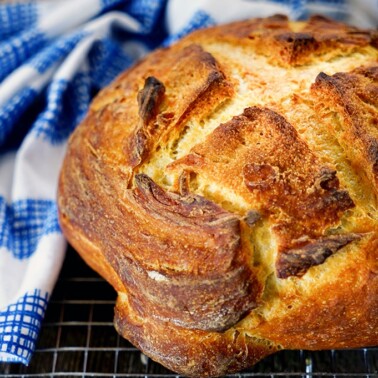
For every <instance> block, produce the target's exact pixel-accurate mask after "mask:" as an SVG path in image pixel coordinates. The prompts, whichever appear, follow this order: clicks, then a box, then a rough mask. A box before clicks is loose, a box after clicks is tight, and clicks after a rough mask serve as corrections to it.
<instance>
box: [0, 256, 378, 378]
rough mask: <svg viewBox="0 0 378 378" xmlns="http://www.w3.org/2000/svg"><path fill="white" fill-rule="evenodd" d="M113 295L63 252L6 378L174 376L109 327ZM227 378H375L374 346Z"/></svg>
mask: <svg viewBox="0 0 378 378" xmlns="http://www.w3.org/2000/svg"><path fill="white" fill-rule="evenodd" d="M115 297H116V293H115V292H114V291H113V289H112V288H111V287H110V285H109V284H108V283H106V282H105V281H104V280H103V279H102V278H100V277H99V276H98V275H96V273H94V272H93V271H92V270H91V269H90V268H88V267H87V266H86V265H85V264H84V263H83V261H82V260H81V259H80V258H79V257H78V255H77V254H76V253H75V251H73V250H72V249H69V250H68V252H67V258H66V261H65V263H64V266H63V269H62V272H61V275H60V278H59V280H58V283H57V285H56V288H55V290H54V293H53V295H52V297H51V300H50V303H49V306H48V310H47V313H46V317H45V320H44V324H43V327H42V331H41V335H40V338H39V342H38V345H37V349H36V351H35V353H34V356H33V358H32V361H31V363H30V365H29V366H27V367H26V366H23V365H18V364H4V363H3V364H1V363H0V375H1V376H6V377H8V378H11V377H14V378H16V377H20V378H21V377H22V378H27V377H50V378H55V377H135V378H137V377H143V378H158V377H161V378H163V377H167V378H168V377H171V378H172V377H178V375H177V374H175V373H173V372H171V371H169V370H167V369H166V368H164V367H162V366H161V365H159V364H157V363H155V362H153V361H152V360H150V359H149V358H147V357H146V356H144V355H143V354H142V353H140V352H139V351H138V350H137V349H136V348H135V347H133V346H132V345H131V344H130V343H129V342H127V341H126V340H124V339H122V338H121V337H120V336H119V335H118V334H117V333H116V331H115V329H114V327H113V323H112V319H113V307H114V301H115ZM228 377H238V378H246V377H255V378H256V377H258V378H260V377H270V378H274V377H302V378H314V377H333V378H339V377H340V378H341V377H359V378H362V377H364V378H378V347H377V348H363V349H351V350H342V351H320V352H308V351H283V352H280V353H277V354H275V355H273V356H270V357H268V358H266V359H264V360H263V361H261V362H260V363H258V364H257V365H255V366H254V367H253V368H251V369H248V370H245V371H243V372H241V373H240V374H233V375H229V376H228Z"/></svg>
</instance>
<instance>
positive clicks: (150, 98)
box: [138, 76, 165, 124]
mask: <svg viewBox="0 0 378 378" xmlns="http://www.w3.org/2000/svg"><path fill="white" fill-rule="evenodd" d="M164 93H165V87H164V84H163V83H162V82H161V81H159V80H158V79H156V78H155V77H153V76H149V77H148V78H147V79H146V80H145V82H144V87H143V89H142V90H140V91H139V93H138V105H139V116H140V118H141V120H142V121H143V123H144V124H147V123H148V122H150V121H151V120H152V119H153V118H155V117H156V115H157V113H158V107H159V104H160V103H161V102H162V100H163V97H164Z"/></svg>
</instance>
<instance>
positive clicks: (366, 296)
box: [58, 16, 378, 376]
mask: <svg viewBox="0 0 378 378" xmlns="http://www.w3.org/2000/svg"><path fill="white" fill-rule="evenodd" d="M377 41H378V37H377V32H376V31H369V30H359V29H356V28H354V27H351V26H347V25H344V24H342V23H339V22H335V21H332V20H329V19H327V18H324V17H320V16H316V17H312V18H311V19H309V20H308V21H307V22H303V23H292V22H290V21H289V20H288V19H287V18H286V17H284V16H273V17H269V18H264V19H252V20H246V21H241V22H236V23H232V24H228V25H222V26H216V27H213V28H210V29H207V30H205V31H204V30H200V31H197V32H195V33H193V34H191V35H189V36H187V37H185V38H184V39H183V40H181V41H179V42H178V43H176V44H175V45H173V46H172V47H169V48H166V49H161V50H157V51H155V52H153V53H152V54H150V55H149V56H147V57H146V58H145V59H143V60H142V61H140V62H139V63H137V64H136V65H135V66H134V67H132V68H131V69H130V70H128V71H126V72H124V73H122V74H121V75H120V76H119V77H118V78H117V79H116V80H115V81H114V82H113V83H112V84H111V85H110V86H108V87H107V88H105V89H104V90H102V91H101V92H100V93H99V95H98V96H97V97H96V98H95V99H94V101H93V102H92V104H91V107H90V110H89V112H88V115H87V116H86V118H85V119H84V120H83V122H82V123H81V124H80V125H79V126H78V127H77V129H76V130H75V132H74V133H73V135H72V136H71V138H70V141H69V145H68V149H67V154H66V158H65V160H64V164H63V167H62V170H61V174H60V179H59V190H58V191H59V193H58V205H59V220H60V224H61V226H62V229H63V232H64V234H65V236H66V237H67V239H68V240H69V242H70V243H71V244H72V245H73V247H74V248H75V249H76V250H77V251H78V252H79V254H80V255H81V256H82V257H83V259H84V260H85V261H86V262H87V263H88V264H89V265H90V266H91V267H92V268H93V269H95V270H96V271H97V272H99V273H100V274H101V275H102V276H103V277H104V278H105V279H107V280H108V281H109V282H110V284H111V285H112V286H113V287H114V288H115V290H116V291H117V292H118V299H117V304H116V311H115V320H114V321H115V327H116V329H117V331H118V332H119V333H120V334H121V335H122V336H124V337H126V338H127V339H129V340H130V341H131V342H132V343H134V344H135V345H136V346H137V347H139V348H140V349H141V350H142V351H143V352H144V353H146V354H147V355H149V356H150V357H151V358H153V359H154V360H156V361H159V362H160V363H162V364H164V365H165V366H167V367H168V368H170V369H172V370H174V371H176V372H178V373H181V374H185V375H188V376H220V375H223V374H227V373H231V372H235V371H238V370H241V369H243V368H245V367H248V366H250V365H252V364H254V363H256V362H257V361H259V360H260V359H261V358H263V357H264V356H267V355H269V354H271V353H273V352H275V351H277V350H279V349H281V348H286V349H294V348H295V349H297V348H301V349H321V348H345V347H358V346H370V345H376V344H378V231H377V230H378V212H377V209H376V205H377V194H378V131H377V130H378V129H377V126H378V123H377V120H378V63H377V62H378V50H377V45H378V43H377ZM226 47H227V48H226Z"/></svg>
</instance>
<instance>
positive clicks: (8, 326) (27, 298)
mask: <svg viewBox="0 0 378 378" xmlns="http://www.w3.org/2000/svg"><path fill="white" fill-rule="evenodd" d="M47 302H48V293H42V292H41V291H40V290H34V291H33V292H32V293H26V294H25V295H24V296H22V297H21V298H20V299H19V300H18V301H17V302H16V303H13V304H11V305H9V306H8V307H6V308H5V309H3V310H1V311H0V351H1V352H3V353H4V356H7V357H5V358H3V360H4V361H10V362H13V361H14V360H15V357H14V356H17V358H18V360H20V361H21V362H23V363H25V364H27V363H28V361H29V360H30V358H31V355H32V353H33V351H34V349H35V340H36V339H37V337H38V334H39V330H40V328H41V324H42V320H43V316H44V314H45V311H46V307H47Z"/></svg>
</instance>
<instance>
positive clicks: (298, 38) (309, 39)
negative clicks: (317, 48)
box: [275, 32, 316, 50]
mask: <svg viewBox="0 0 378 378" xmlns="http://www.w3.org/2000/svg"><path fill="white" fill-rule="evenodd" d="M275 39H276V40H277V41H278V42H282V43H285V44H290V45H292V46H293V49H294V50H296V49H299V48H302V47H306V46H309V45H313V44H316V40H315V38H314V36H313V35H311V34H309V33H294V32H291V33H282V34H278V35H276V36H275Z"/></svg>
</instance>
